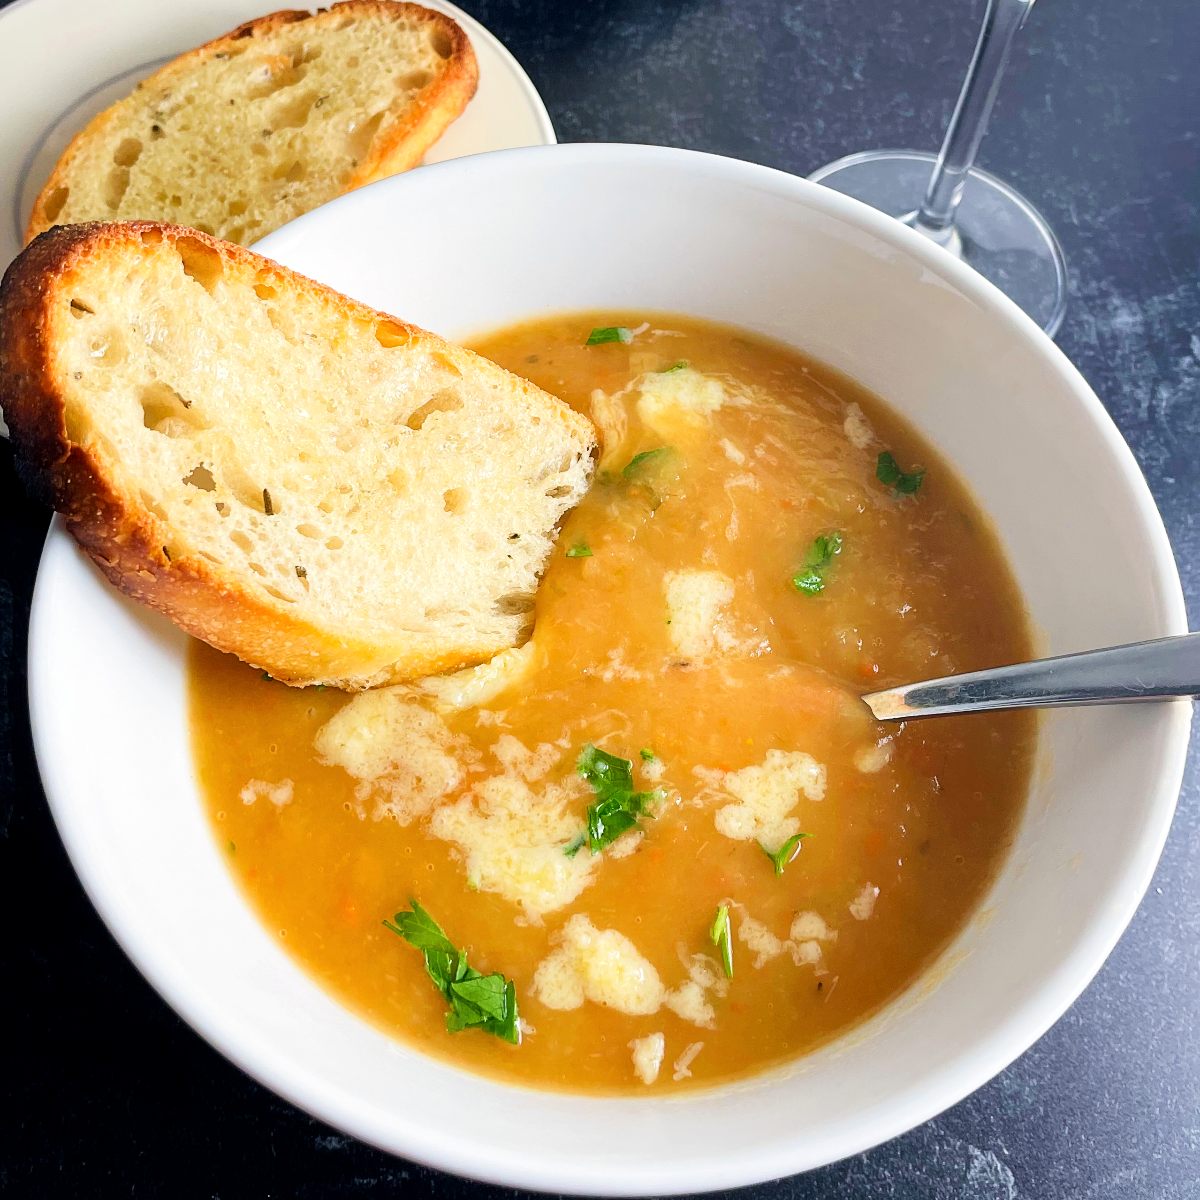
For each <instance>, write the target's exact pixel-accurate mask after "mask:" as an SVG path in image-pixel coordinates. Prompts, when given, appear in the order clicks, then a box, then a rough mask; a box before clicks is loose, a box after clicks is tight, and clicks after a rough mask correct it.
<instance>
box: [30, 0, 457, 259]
mask: <svg viewBox="0 0 1200 1200" xmlns="http://www.w3.org/2000/svg"><path fill="white" fill-rule="evenodd" d="M476 76H477V68H476V64H475V57H474V54H473V52H472V50H471V47H470V43H469V42H468V40H467V38H466V35H465V34H464V33H463V32H462V30H461V29H460V28H459V27H458V26H457V25H456V24H455V23H454V22H453V21H452V20H451V19H450V18H449V17H446V16H444V15H443V14H441V13H435V12H433V11H431V10H429V9H425V8H421V7H419V6H418V5H415V4H402V3H389V2H387V0H350V2H348V3H344V4H338V5H335V6H333V7H332V8H331V9H328V10H327V11H324V12H318V13H316V14H313V15H310V14H308V13H277V14H273V15H271V16H268V17H263V18H261V19H260V20H257V21H252V22H250V23H248V24H247V25H244V26H242V27H240V28H239V29H237V30H235V31H234V32H233V33H231V34H229V35H227V36H226V37H223V38H219V39H217V40H216V41H213V42H210V43H208V44H207V45H205V46H201V47H200V48H199V49H197V50H194V51H192V52H190V53H188V54H185V55H183V56H181V57H180V58H178V59H175V60H174V61H173V62H170V63H168V64H167V65H166V66H165V67H163V68H161V69H160V70H158V71H156V72H155V73H154V74H153V75H151V76H150V77H149V78H148V79H146V80H143V82H142V83H140V84H139V85H138V86H137V87H136V88H135V89H134V91H133V92H132V93H131V94H130V95H128V96H127V97H125V98H124V99H123V100H120V101H118V102H117V103H116V104H115V105H113V106H112V107H111V108H109V109H107V110H106V111H104V112H103V113H101V114H100V115H99V116H97V117H95V118H94V119H93V120H92V121H91V122H90V123H89V124H88V125H87V126H86V128H85V129H84V130H82V131H81V133H80V134H79V135H78V136H77V137H76V139H75V140H74V141H73V142H72V143H71V145H70V146H69V147H68V149H67V151H66V153H65V154H64V156H63V158H62V159H61V160H60V161H59V163H58V165H57V167H56V168H55V170H54V173H53V175H52V176H51V178H50V180H49V181H48V183H47V185H46V187H45V189H44V190H43V192H42V194H41V195H40V196H39V197H38V200H37V203H36V204H35V206H34V212H33V216H32V219H31V223H30V228H29V236H30V237H33V236H34V235H36V234H37V233H40V232H41V231H42V230H44V229H47V228H49V227H50V226H51V225H55V224H59V225H67V224H74V223H78V222H82V221H101V220H109V221H114V220H120V221H124V220H160V221H172V222H175V223H177V224H181V225H189V226H192V227H194V228H197V229H200V230H202V231H203V232H205V233H211V234H215V235H217V236H219V237H223V238H226V239H228V240H229V241H232V242H239V243H241V244H243V245H249V244H250V243H252V242H254V241H255V240H257V239H258V238H260V237H262V236H264V235H265V234H267V233H269V232H270V231H271V230H272V229H275V228H277V227H278V226H280V225H283V224H285V223H286V222H288V221H290V220H292V219H293V218H294V217H297V216H299V215H300V214H301V213H304V212H308V211H309V210H310V209H313V208H316V207H317V206H318V205H321V204H324V203H325V202H326V201H328V200H332V199H333V198H334V197H335V196H338V195H340V194H341V193H343V192H346V191H349V190H350V189H351V188H354V187H357V186H359V185H361V184H363V183H367V182H370V181H371V179H374V178H380V177H382V176H384V175H389V174H392V173H393V172H395V171H400V170H405V169H407V168H409V167H411V166H415V165H416V164H417V163H418V162H419V161H420V159H421V156H422V155H423V154H424V153H425V151H426V150H427V149H428V147H429V145H430V144H432V142H433V141H434V140H435V139H436V138H437V136H438V135H439V134H440V133H441V132H442V131H443V130H444V129H445V128H446V126H447V125H449V124H450V122H451V121H453V120H454V118H455V117H457V116H458V114H459V113H460V112H461V111H462V109H463V108H464V107H465V106H466V103H467V101H468V100H469V99H470V97H471V95H472V94H473V92H474V90H475V81H476Z"/></svg>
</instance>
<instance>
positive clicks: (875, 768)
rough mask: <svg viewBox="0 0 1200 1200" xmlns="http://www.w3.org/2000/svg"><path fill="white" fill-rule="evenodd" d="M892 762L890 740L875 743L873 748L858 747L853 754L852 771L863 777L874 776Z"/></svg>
mask: <svg viewBox="0 0 1200 1200" xmlns="http://www.w3.org/2000/svg"><path fill="white" fill-rule="evenodd" d="M891 760H892V743H891V741H890V740H885V741H882V742H877V743H876V744H875V745H873V746H860V747H859V748H858V749H857V750H855V752H854V769H855V770H856V771H861V772H862V773H863V774H864V775H874V774H876V773H877V772H879V771H882V770H883V768H884V767H886V766H887V765H888V763H889V762H891Z"/></svg>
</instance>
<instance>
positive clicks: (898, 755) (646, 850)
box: [191, 313, 1035, 1094]
mask: <svg viewBox="0 0 1200 1200" xmlns="http://www.w3.org/2000/svg"><path fill="white" fill-rule="evenodd" d="M476 349H478V350H479V351H480V352H481V353H482V354H485V355H487V356H488V357H489V358H492V359H494V360H496V361H497V362H499V363H500V364H502V365H503V366H505V367H508V368H510V369H511V370H513V371H516V372H519V373H520V374H522V375H525V376H527V377H528V378H530V379H531V380H533V381H534V382H535V383H537V384H539V385H540V386H541V387H543V388H545V389H546V390H548V391H550V392H552V393H554V394H555V395H558V396H561V397H562V398H563V399H564V400H565V401H566V402H567V403H569V404H571V405H572V406H573V407H575V408H577V409H579V410H580V411H581V412H584V413H586V414H588V415H589V416H590V417H591V418H592V420H593V421H594V422H595V424H596V427H597V430H598V432H599V435H600V445H601V456H600V460H599V462H598V464H597V468H596V479H595V483H594V485H593V487H592V489H591V491H590V493H589V494H588V496H587V497H586V498H585V499H584V500H583V502H582V503H581V504H580V505H579V506H578V507H577V508H576V509H575V510H574V511H573V512H571V513H570V514H569V515H568V517H567V519H566V521H565V523H564V526H563V529H562V532H561V536H560V538H559V541H558V546H557V549H556V551H555V553H554V556H553V559H552V561H551V562H550V563H549V565H548V567H547V569H546V572H545V575H544V578H543V582H542V585H541V589H540V591H539V594H538V597H537V605H536V624H535V627H534V632H533V636H532V638H531V640H530V641H529V642H528V643H527V644H526V645H525V646H523V647H521V648H520V649H515V650H510V651H506V652H505V653H504V654H502V655H500V656H499V657H498V658H496V659H494V660H492V662H490V663H487V664H484V665H481V666H479V667H476V668H471V669H468V670H465V671H461V672H458V673H457V674H455V675H451V676H444V677H439V678H437V679H432V680H426V681H423V682H420V683H416V684H413V685H407V686H400V687H390V688H384V689H380V690H378V691H374V692H368V693H365V694H363V695H360V696H357V697H350V696H346V695H342V694H340V693H337V692H333V691H330V690H323V689H312V688H310V689H306V690H296V689H292V688H288V687H286V686H284V685H282V684H279V683H276V682H273V681H272V680H270V679H268V678H265V677H264V676H263V675H262V674H261V673H260V672H258V671H255V670H252V669H250V668H249V667H247V666H245V665H243V664H241V663H239V662H237V661H235V660H234V659H232V658H229V657H225V656H222V655H220V654H218V653H216V652H215V651H213V650H210V649H208V648H207V647H205V646H202V645H199V644H196V645H195V648H194V650H193V657H192V661H191V719H192V728H193V731H194V733H193V737H194V746H195V757H196V762H197V768H198V773H199V778H200V780H201V784H202V790H203V794H204V796H205V798H206V802H207V804H208V807H209V810H210V813H211V817H212V822H213V827H214V829H215V830H216V833H217V836H218V838H219V839H220V844H221V846H222V847H223V848H224V849H225V851H226V853H227V856H228V862H229V866H230V869H231V870H232V871H233V872H234V873H235V875H236V877H237V878H238V880H239V882H240V883H241V885H242V887H243V888H244V889H245V892H246V894H247V896H248V897H249V898H250V900H251V902H252V903H253V904H254V906H255V908H256V909H257V911H258V912H259V914H260V915H261V917H262V919H263V921H264V922H265V923H266V925H267V927H268V928H269V929H270V930H271V932H272V934H273V935H274V936H276V937H278V939H279V941H280V944H281V945H283V946H284V947H286V948H287V950H288V951H289V952H290V953H291V954H293V955H294V956H295V957H296V959H297V960H298V961H299V962H300V963H302V964H303V965H304V967H305V968H306V969H307V970H309V971H310V972H311V973H312V974H313V975H314V976H315V977H316V978H317V979H319V980H320V981H321V982H322V984H324V985H325V986H326V987H328V988H329V989H330V990H331V991H332V992H333V993H335V994H336V995H337V996H338V997H339V998H341V999H342V1000H343V1001H344V1002H345V1003H346V1004H348V1005H349V1006H351V1007H352V1008H353V1009H354V1010H356V1011H357V1012H359V1013H361V1014H363V1015H364V1016H365V1017H366V1018H368V1019H370V1020H371V1021H373V1022H375V1023H377V1024H378V1025H380V1026H381V1027H383V1028H384V1029H386V1030H388V1031H389V1032H391V1033H394V1034H395V1036H397V1037H399V1038H402V1039H404V1040H405V1041H407V1042H409V1043H411V1044H414V1045H417V1046H419V1047H421V1048H422V1049H424V1050H426V1051H428V1052H429V1053H432V1054H436V1055H439V1056H442V1057H445V1058H447V1059H451V1060H453V1061H454V1062H456V1063H460V1064H462V1065H463V1066H466V1067H469V1068H471V1069H473V1070H477V1071H480V1072H484V1073H486V1074H489V1075H493V1076H499V1077H502V1078H505V1079H509V1080H512V1081H515V1082H519V1083H523V1084H528V1085H532V1086H537V1087H547V1088H558V1089H567V1090H572V1091H587V1092H593V1093H596V1092H608V1093H612V1092H636V1093H642V1094H655V1093H661V1092H663V1091H672V1090H675V1089H679V1088H683V1087H690V1086H696V1085H711V1084H714V1083H717V1082H719V1081H723V1080H729V1079H733V1078H736V1077H739V1076H745V1075H748V1074H751V1073H753V1072H757V1071H761V1070H763V1069H765V1068H768V1067H770V1066H771V1065H773V1064H778V1063H780V1062H782V1061H785V1060H787V1059H791V1058H794V1057H796V1056H797V1055H800V1054H803V1053H805V1052H806V1051H809V1050H811V1049H813V1048H814V1047H816V1046H819V1045H820V1044H822V1043H823V1042H826V1041H828V1040H829V1039H830V1038H832V1037H834V1036H835V1035H837V1034H839V1033H842V1032H844V1031H845V1030H847V1029H848V1028H850V1027H851V1026H853V1025H854V1024H856V1023H857V1022H860V1021H862V1020H863V1019H864V1018H865V1017H866V1016H868V1015H869V1014H871V1013H872V1012H874V1011H876V1010H877V1009H878V1008H879V1007H880V1006H881V1005H882V1004H884V1003H886V1002H887V1001H888V1000H889V999H890V998H892V997H894V996H896V995H897V993H899V992H900V991H901V990H902V989H904V988H905V987H906V986H908V985H909V984H911V983H912V982H913V980H914V979H915V978H916V977H917V976H918V975H919V974H920V973H921V972H922V971H923V970H924V969H925V968H927V967H928V966H929V965H930V963H931V962H932V961H933V960H934V959H935V957H936V956H937V955H938V953H939V951H941V950H942V949H943V948H944V947H945V945H946V944H947V942H948V940H949V939H950V938H951V937H953V935H954V934H955V932H956V931H957V930H958V929H959V928H960V927H961V926H962V924H963V923H964V921H965V920H966V918H967V917H968V916H969V915H970V914H971V912H972V910H973V909H974V908H975V906H976V904H977V903H978V902H979V899H980V897H981V895H982V894H983V892H984V890H985V889H986V887H987V885H988V883H989V881H990V879H991V877H992V876H993V874H994V872H995V870H996V868H997V865H998V864H999V863H1000V861H1001V860H1002V858H1003V856H1004V854H1005V851H1006V849H1007V847H1008V845H1009V843H1010V840H1011V838H1012V836H1013V831H1014V826H1015V823H1016V820H1017V818H1018V816H1019V814H1020V811H1021V807H1022V804H1023V801H1024V797H1025V794H1026V789H1027V785H1028V781H1029V774H1030V766H1031V761H1032V756H1033V750H1034V744H1035V726H1034V723H1033V718H1032V717H1030V716H1029V715H1028V714H1013V713H1006V714H992V715H981V716H973V717H961V718H943V719H937V720H932V721H925V722H911V723H908V724H906V725H883V724H878V723H876V722H875V721H874V720H873V719H872V718H871V716H870V714H869V712H868V710H867V709H866V707H865V706H864V705H863V704H862V702H861V700H860V699H859V698H858V697H859V695H860V694H861V693H862V692H864V691H871V690H875V689H877V688H882V687H885V686H888V685H890V684H895V683H901V682H906V681H911V680H917V679H922V678H929V677H932V676H937V675H944V674H949V673H952V672H956V671H967V670H973V669H976V668H980V667H984V666H990V665H994V664H997V663H1003V662H1009V661H1016V660H1020V659H1023V658H1026V657H1030V656H1031V645H1030V637H1029V630H1028V626H1027V623H1026V618H1025V615H1024V610H1023V607H1022V604H1021V599H1020V596H1019V595H1018V592H1017V589H1016V587H1015V584H1014V581H1013V578H1012V576H1011V574H1010V573H1009V570H1008V568H1007V566H1006V564H1005V561H1004V558H1003V556H1002V554H1001V551H1000V548H999V546H998V544H997V541H996V539H995V537H994V536H993V534H992V532H991V529H990V527H989V524H988V522H987V520H986V519H985V518H984V516H983V515H982V514H981V513H980V512H979V510H978V508H977V507H976V506H975V504H974V503H973V502H972V500H971V498H970V495H969V494H968V492H967V490H966V488H965V487H964V486H963V485H962V483H961V482H960V481H958V480H957V479H955V477H954V476H953V474H952V473H951V471H950V469H949V468H948V466H947V464H946V463H945V462H944V461H942V460H941V459H940V458H939V457H938V455H937V454H936V453H934V451H933V450H932V449H931V448H930V447H929V446H928V445H927V444H925V443H924V442H923V441H922V440H921V439H920V438H919V437H918V436H917V435H916V434H915V433H914V432H913V431H912V430H911V429H910V428H908V426H907V425H906V424H904V422H903V421H901V420H900V419H899V418H898V417H897V416H896V415H895V414H893V413H891V412H889V411H888V410H887V408H885V407H884V405H883V404H882V403H881V402H880V401H879V400H877V399H876V398H875V397H874V396H872V395H870V394H869V393H866V392H864V391H863V389H862V388H860V387H858V386H856V385H855V384H853V383H851V382H850V381H849V380H847V379H846V378H844V377H843V376H841V375H839V374H837V373H835V372H834V371H832V370H830V369H828V368H826V367H823V366H821V365H820V364H818V363H816V362H813V361H812V360H810V359H807V358H805V357H803V356H802V355H800V354H797V353H795V352H794V351H792V350H788V349H784V348H782V347H780V346H778V345H775V344H772V343H769V342H766V341H763V340H761V339H759V338H756V337H753V336H750V335H748V334H745V333H741V332H739V331H737V330H734V329H730V328H727V327H722V326H716V325H712V324H708V323H705V322H701V321H697V320H691V319H686V318H682V317H663V316H656V317H650V318H648V319H647V318H644V317H643V316H642V315H639V314H629V313H600V314H584V315H575V316H569V317H560V318H554V319H547V320H538V321H534V322H530V323H528V324H523V325H521V326H518V327H516V328H513V329H508V330H505V331H503V332H500V333H497V334H495V335H494V336H491V337H489V338H486V339H484V340H482V341H480V342H479V343H478V345H477V346H476ZM431 419H436V416H435V417H434V418H431ZM500 517H502V514H498V518H500ZM385 922H386V924H385Z"/></svg>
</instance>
